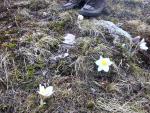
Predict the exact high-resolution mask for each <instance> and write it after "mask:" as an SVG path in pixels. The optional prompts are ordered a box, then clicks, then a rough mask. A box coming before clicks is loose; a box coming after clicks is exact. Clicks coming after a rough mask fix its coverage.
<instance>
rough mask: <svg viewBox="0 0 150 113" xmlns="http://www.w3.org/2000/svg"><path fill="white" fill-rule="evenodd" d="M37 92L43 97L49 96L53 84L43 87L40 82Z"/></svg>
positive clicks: (51, 92)
mask: <svg viewBox="0 0 150 113" xmlns="http://www.w3.org/2000/svg"><path fill="white" fill-rule="evenodd" d="M38 93H39V94H40V95H42V96H44V97H49V96H51V95H52V94H53V93H54V91H53V86H48V87H46V88H45V87H44V86H42V85H41V84H40V85H39V91H38Z"/></svg>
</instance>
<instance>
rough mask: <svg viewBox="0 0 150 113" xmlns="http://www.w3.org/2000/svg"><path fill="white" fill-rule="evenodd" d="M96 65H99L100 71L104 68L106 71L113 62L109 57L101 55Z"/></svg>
mask: <svg viewBox="0 0 150 113" xmlns="http://www.w3.org/2000/svg"><path fill="white" fill-rule="evenodd" d="M95 63H96V65H98V71H102V70H104V71H105V72H108V71H109V66H110V65H112V62H111V61H110V59H109V58H103V57H102V56H100V59H99V60H97V61H96V62H95Z"/></svg>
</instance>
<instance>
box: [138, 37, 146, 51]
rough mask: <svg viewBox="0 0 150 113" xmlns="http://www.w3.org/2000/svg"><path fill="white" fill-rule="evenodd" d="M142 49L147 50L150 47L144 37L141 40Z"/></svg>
mask: <svg viewBox="0 0 150 113" xmlns="http://www.w3.org/2000/svg"><path fill="white" fill-rule="evenodd" d="M140 49H142V50H147V49H148V47H147V46H146V42H145V39H144V38H143V39H142V40H141V42H140Z"/></svg>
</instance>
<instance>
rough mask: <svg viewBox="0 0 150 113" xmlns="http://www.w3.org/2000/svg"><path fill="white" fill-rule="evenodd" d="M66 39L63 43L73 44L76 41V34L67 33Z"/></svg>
mask: <svg viewBox="0 0 150 113" xmlns="http://www.w3.org/2000/svg"><path fill="white" fill-rule="evenodd" d="M64 39H65V40H64V41H63V43H65V44H71V45H73V44H74V43H75V35H73V34H67V35H66V36H65V37H64Z"/></svg>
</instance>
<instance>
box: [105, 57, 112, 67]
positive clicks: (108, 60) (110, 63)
mask: <svg viewBox="0 0 150 113" xmlns="http://www.w3.org/2000/svg"><path fill="white" fill-rule="evenodd" d="M105 59H106V61H107V64H108V66H110V65H112V64H113V63H112V61H110V59H109V58H105Z"/></svg>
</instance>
